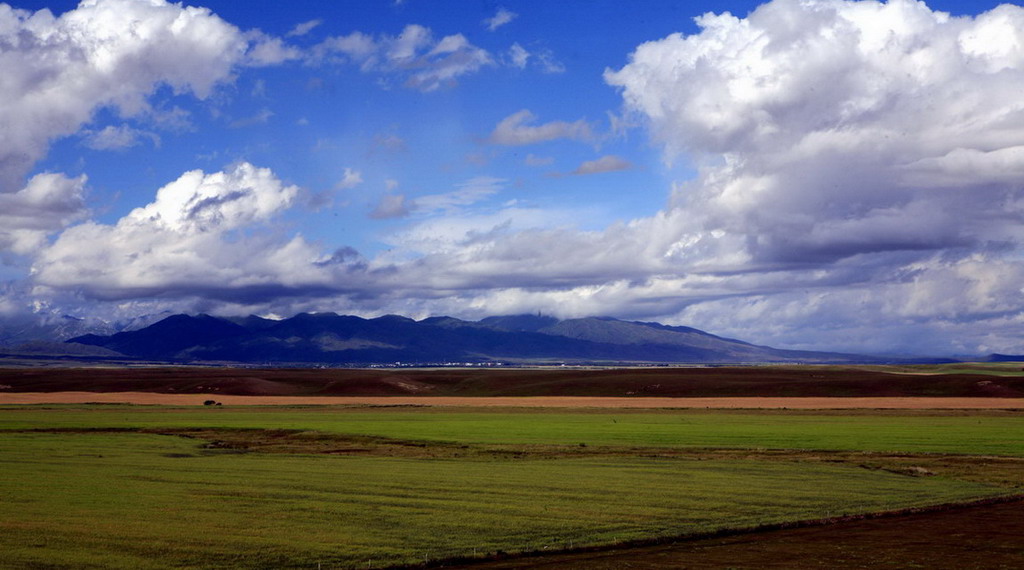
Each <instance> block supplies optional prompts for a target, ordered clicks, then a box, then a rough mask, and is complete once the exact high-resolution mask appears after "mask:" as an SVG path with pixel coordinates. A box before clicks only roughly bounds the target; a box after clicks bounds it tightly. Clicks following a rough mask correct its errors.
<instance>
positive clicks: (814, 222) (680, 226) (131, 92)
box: [0, 0, 1024, 353]
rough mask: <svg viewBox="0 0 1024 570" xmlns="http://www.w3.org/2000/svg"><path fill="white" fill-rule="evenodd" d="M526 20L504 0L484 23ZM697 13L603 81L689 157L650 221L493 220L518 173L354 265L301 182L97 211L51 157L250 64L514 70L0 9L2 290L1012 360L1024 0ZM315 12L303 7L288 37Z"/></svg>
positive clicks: (412, 53) (210, 24)
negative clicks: (962, 9) (1023, 1)
mask: <svg viewBox="0 0 1024 570" xmlns="http://www.w3.org/2000/svg"><path fill="white" fill-rule="evenodd" d="M687 16H688V15H686V14H680V19H684V18H686V17H687ZM526 17H527V15H525V14H518V16H516V15H512V14H511V12H508V11H507V10H504V9H501V10H499V11H498V12H497V14H494V15H493V19H491V20H488V21H487V22H485V23H484V26H482V27H483V28H486V29H485V30H482V31H483V32H487V30H489V31H490V32H495V31H496V30H498V29H499V28H500V31H502V32H504V31H505V30H506V29H511V28H513V27H514V26H516V25H518V24H520V23H521V22H522V21H523V20H524V19H525V18H526ZM697 24H698V26H699V31H698V32H697V33H695V34H691V35H684V34H681V33H677V34H673V35H669V36H667V37H662V38H660V39H652V41H649V42H647V43H643V44H641V45H639V46H637V47H636V49H635V51H634V52H633V53H632V54H631V55H629V58H628V63H626V64H625V65H624V66H622V67H620V68H617V69H615V68H608V69H607V70H606V71H605V72H604V76H603V80H604V82H605V84H606V85H605V86H604V88H605V89H610V90H616V91H617V92H618V93H620V94H621V98H622V108H621V109H620V110H621V111H622V112H624V113H625V114H626V115H627V116H628V117H629V118H630V119H631V123H634V124H638V125H641V126H642V127H641V128H642V130H638V131H637V132H635V133H632V135H631V136H634V137H637V138H646V137H648V136H649V139H650V141H652V142H653V143H654V145H655V147H656V151H657V152H658V153H660V154H661V156H662V158H663V160H664V161H666V162H668V163H687V164H692V165H693V167H694V170H695V172H696V174H695V176H693V177H691V178H688V179H678V180H675V181H674V182H673V183H672V184H671V185H670V186H669V187H666V188H664V189H663V191H664V193H665V195H666V202H665V206H664V207H663V208H662V209H661V210H660V211H655V212H651V213H650V215H648V216H645V217H636V218H633V219H623V220H621V221H619V222H617V223H613V224H611V225H608V226H607V227H601V228H596V229H581V227H580V226H581V224H580V223H579V217H580V216H581V215H584V214H585V213H586V207H587V204H581V205H580V210H578V211H575V212H571V211H559V210H555V209H545V208H543V207H541V206H538V205H536V204H529V203H525V202H518V201H516V200H508V201H506V202H504V203H502V204H501V205H500V206H498V207H484V206H483V200H485V199H493V198H495V197H496V196H500V195H503V193H506V192H507V191H508V188H509V187H510V185H509V183H508V181H507V180H506V179H504V178H499V177H492V178H483V179H480V178H478V179H472V180H469V181H467V182H465V183H463V184H460V185H456V187H455V188H454V189H453V190H452V191H451V192H448V193H437V194H433V195H431V196H425V197H421V198H420V199H418V200H414V199H407V198H406V197H405V196H404V195H403V194H395V193H392V192H390V190H389V192H388V193H387V194H384V195H383V196H382V198H381V200H380V201H379V202H378V203H377V205H376V209H375V210H373V211H372V212H370V216H371V217H374V218H379V219H380V220H382V221H381V223H385V222H384V221H386V220H394V219H396V218H400V219H401V220H403V221H404V223H405V225H404V226H403V227H402V228H401V229H400V230H396V231H392V232H391V233H385V234H383V235H381V237H380V239H381V241H383V242H385V243H388V244H389V245H390V246H391V247H390V249H389V250H388V251H387V252H385V253H382V254H380V255H375V256H369V257H365V256H363V255H361V254H360V253H359V252H357V251H355V250H354V249H352V248H351V247H350V246H349V244H347V243H323V242H321V241H317V240H311V239H308V238H306V237H304V236H303V233H302V231H301V227H296V225H295V224H294V223H291V224H290V223H287V222H286V221H285V220H286V218H288V216H290V215H301V213H302V210H303V208H305V207H306V205H305V203H304V201H303V199H302V195H303V193H304V192H305V189H303V188H300V187H298V186H297V185H294V184H290V183H289V182H287V181H285V180H282V179H281V178H280V177H279V176H278V175H277V174H275V173H274V172H273V171H272V170H271V169H268V168H265V167H261V166H260V165H258V164H250V163H249V162H248V161H244V160H243V161H238V162H234V163H231V164H228V165H227V166H224V167H223V169H222V170H220V171H211V172H207V171H203V170H191V171H188V172H185V173H183V174H182V175H181V176H180V177H179V178H178V179H176V180H167V181H165V183H164V185H163V186H162V187H160V188H158V189H156V190H154V192H153V198H152V200H151V201H150V202H148V203H147V204H145V205H143V206H140V207H138V208H136V209H134V210H132V211H131V212H130V213H128V214H127V215H124V216H123V217H120V218H119V219H117V220H116V221H113V222H110V223H103V222H100V221H98V220H97V219H96V218H95V215H94V213H93V212H91V211H90V205H89V202H88V200H87V196H88V190H87V189H88V177H87V176H85V175H79V176H68V175H65V174H62V173H59V172H35V170H34V169H35V165H36V164H37V163H38V162H39V161H41V160H42V159H43V158H45V157H46V156H47V153H48V152H49V149H50V148H51V145H52V144H54V142H55V141H57V140H59V139H62V138H65V137H70V136H73V135H76V134H82V133H84V132H85V131H86V130H88V129H94V127H93V126H91V125H90V121H91V120H92V119H93V118H94V116H95V115H96V114H97V113H98V112H99V111H100V110H101V109H106V110H111V109H112V110H113V112H114V113H116V115H117V116H118V117H121V118H123V119H125V120H135V119H139V120H142V119H145V118H146V117H147V116H150V115H154V114H158V113H160V112H161V111H160V110H159V109H157V108H155V107H153V106H152V105H151V104H150V100H151V97H152V95H153V94H154V93H155V92H156V91H157V90H159V89H170V90H172V91H173V92H175V93H178V94H186V95H189V96H191V97H193V98H195V99H198V100H206V99H209V98H211V97H215V96H216V93H217V90H218V89H219V88H224V86H227V85H231V84H232V83H234V82H236V81H237V77H238V76H239V74H244V73H245V72H246V71H245V70H246V69H247V68H250V67H260V66H283V65H293V66H330V65H354V66H357V67H358V68H359V69H360V70H361V72H363V73H367V74H376V75H378V76H380V77H381V78H382V80H384V82H385V83H386V82H387V80H389V79H391V78H393V79H395V80H397V81H398V82H400V83H401V84H402V85H404V86H405V87H407V88H409V89H411V90H414V91H421V92H424V94H423V96H427V97H429V96H431V93H430V92H434V91H437V90H439V89H445V88H456V89H457V88H458V87H457V86H455V83H456V81H457V80H458V79H459V78H463V77H465V76H468V75H469V74H473V73H478V72H480V71H481V70H483V69H484V68H486V67H488V66H494V65H498V62H500V58H499V57H496V56H492V55H491V53H489V52H488V51H487V50H484V49H483V48H480V47H478V46H476V45H474V44H473V42H471V41H470V40H469V39H468V38H467V36H465V35H462V34H451V35H445V36H443V37H441V39H436V37H435V35H434V34H433V32H432V31H431V30H430V29H429V28H427V27H425V26H420V25H416V24H410V25H408V26H406V27H405V28H404V29H403V30H402V32H401V33H400V34H398V35H393V36H392V35H387V34H367V33H363V32H353V33H351V34H348V35H344V36H330V37H328V38H327V39H325V40H322V41H319V42H313V41H312V40H310V41H309V42H307V43H309V44H310V45H309V46H308V47H302V48H300V47H295V46H292V45H290V44H288V43H287V42H286V41H284V40H282V39H280V38H274V37H272V36H270V35H267V34H264V33H262V32H258V33H257V32H254V31H243V30H241V29H239V28H237V27H235V26H234V25H232V24H230V23H228V22H226V21H224V20H222V19H221V18H220V17H218V16H216V15H215V14H213V13H212V12H211V11H210V10H207V9H204V8H195V7H182V6H180V5H175V4H168V3H166V2H163V1H160V0H151V1H146V2H134V1H128V0H92V1H86V2H83V3H82V4H81V5H80V6H79V7H78V8H77V9H75V10H73V11H71V12H68V13H66V14H63V15H61V16H59V17H55V16H53V15H52V14H50V13H49V12H46V11H41V12H36V13H30V12H26V11H20V10H15V9H12V8H10V7H8V6H6V5H0V47H2V49H0V69H2V70H3V73H4V79H3V80H0V98H2V99H3V100H4V101H6V102H7V103H5V104H4V105H3V106H0V124H3V125H5V127H6V128H3V129H0V250H2V251H3V252H4V255H6V256H8V257H11V258H12V259H14V258H18V259H26V260H27V264H28V265H30V266H31V273H30V275H29V276H28V277H27V278H26V280H25V282H24V284H23V285H22V286H13V285H10V286H9V288H8V290H7V291H8V292H7V293H6V295H7V296H9V297H11V296H15V295H19V296H24V298H25V299H26V300H29V299H36V298H38V299H45V300H46V302H47V303H48V304H49V305H48V306H56V305H61V304H62V303H63V304H64V305H66V306H68V307H76V308H77V309H78V310H83V311H85V310H95V311H107V312H109V313H110V314H118V315H123V314H128V313H132V312H139V311H147V310H148V311H152V312H156V311H158V310H164V309H171V310H206V311H213V312H217V311H220V312H224V313H230V312H250V311H251V312H259V313H262V314H269V313H277V314H290V313H292V312H296V311H300V310H315V309H322V310H334V311H338V312H353V313H358V314H363V315H375V314H382V313H387V312H394V313H401V314H406V315H410V316H420V317H422V316H427V315H430V314H451V315H454V316H460V317H465V318H479V317H482V316H487V315H493V314H510V313H518V312H536V311H543V312H545V313H549V314H554V315H557V316H559V317H578V316H586V315H614V316H618V317H622V318H642V319H651V320H661V321H663V322H667V323H678V324H687V325H693V326H698V327H699V328H702V329H705V330H709V331H711V332H714V333H716V334H723V335H726V336H735V337H739V338H744V339H749V340H753V341H755V342H764V343H770V344H772V345H774V346H784V347H789V348H816V349H847V350H862V351H872V352H885V351H887V350H914V351H923V352H946V353H948V352H956V351H960V352H964V353H971V352H988V351H1003V352H1013V351H1015V350H1017V351H1019V350H1021V348H1020V346H1019V344H1018V340H1017V339H1018V338H1019V331H1020V330H1021V326H1022V325H1024V290H1022V288H1021V283H1022V282H1024V261H1022V259H1021V251H1022V248H1024V224H1022V222H1024V188H1022V185H1021V183H1020V180H1021V175H1022V174H1024V102H1022V100H1021V98H1020V93H1021V92H1022V91H1024V9H1021V8H1019V7H1015V6H1010V5H1004V6H1000V7H998V8H996V9H994V10H992V11H990V12H986V13H984V14H981V15H978V16H976V17H953V16H950V15H948V14H945V13H942V12H937V11H932V10H931V9H929V8H928V7H927V6H926V5H925V4H923V3H920V2H912V1H909V0H893V1H890V2H888V3H886V4H881V3H877V2H846V1H830V0H823V1H820V2H800V1H796V0H774V1H772V2H769V3H767V4H764V5H762V6H760V7H758V8H757V9H756V10H754V11H753V12H751V13H750V14H749V15H747V16H746V17H737V16H734V15H731V14H727V13H726V14H717V15H716V14H710V13H709V14H705V15H703V16H700V17H699V18H697ZM320 27H321V24H320V22H319V21H314V20H309V21H307V22H305V23H301V24H296V25H295V26H294V27H293V29H292V32H291V36H292V37H291V38H289V40H291V39H292V38H297V39H302V38H304V37H307V35H313V34H315V33H316V32H317V30H319V29H320ZM490 32H487V33H490ZM515 45H519V44H515ZM521 59H522V62H525V61H526V60H525V59H524V58H521ZM512 66H513V67H516V64H515V63H513V64H512ZM520 67H521V66H520ZM385 87H387V86H385ZM516 108H519V109H521V110H518V111H515V109H516ZM620 110H616V111H620ZM579 116H580V115H575V117H579ZM503 117H504V118H502V119H500V120H498V121H497V122H494V123H491V124H492V125H495V126H494V128H493V131H491V132H490V133H487V132H481V133H480V140H481V143H480V144H481V146H483V147H485V148H498V149H504V148H510V147H511V148H521V150H523V153H522V154H523V156H524V157H526V160H530V157H534V160H539V159H537V158H536V156H537V155H543V154H545V152H546V151H545V150H542V149H540V148H541V147H542V145H552V144H568V145H577V146H579V147H580V148H586V147H588V146H589V147H595V146H598V147H599V146H600V145H601V143H602V137H604V136H605V135H601V134H599V132H598V128H599V127H598V126H597V124H596V123H594V122H592V121H588V120H587V119H586V118H579V119H575V117H573V116H570V120H559V119H557V118H551V117H543V120H544V121H545V122H540V119H538V116H537V115H535V114H534V113H533V112H531V111H530V110H528V109H526V108H524V107H522V106H520V107H513V108H511V109H508V110H507V112H506V113H505V114H504V115H503ZM126 128H129V127H126ZM97 130H98V129H97ZM98 132H104V131H103V130H98ZM125 132H134V131H125ZM112 134H113V133H112ZM126 144H127V143H126ZM533 147H538V149H534V150H535V151H536V155H535V154H527V152H528V149H533ZM596 156H597V157H598V158H593V159H589V160H578V161H577V162H576V163H575V164H576V165H579V166H578V168H577V171H576V172H575V173H576V174H587V175H588V176H585V177H580V178H581V179H586V180H591V179H594V178H597V177H601V176H617V175H618V174H612V173H613V172H616V171H621V170H626V169H635V168H637V167H638V166H637V165H635V164H632V163H631V162H630V161H627V160H625V159H623V158H620V157H618V156H616V155H614V154H610V153H606V152H598V153H597V154H596ZM540 164H541V165H546V164H548V162H547V161H544V162H541V163H540ZM349 173H352V175H351V176H349ZM345 178H346V180H349V183H345V184H341V183H339V186H338V188H339V189H338V191H339V192H346V191H350V190H351V189H352V188H354V187H355V186H365V185H366V184H365V182H364V180H363V176H362V175H361V174H360V173H359V172H358V171H354V170H351V169H349V168H347V169H346V176H345ZM356 178H358V181H356ZM403 188H404V186H403ZM631 191H633V189H630V188H622V192H625V193H628V192H631ZM8 301H9V300H8ZM15 304H16V303H11V302H6V303H4V304H0V307H2V308H3V309H4V310H6V311H7V312H9V313H10V312H13V311H15V309H14V308H13V307H14V305H15ZM25 306H27V305H25ZM69 310H70V309H69Z"/></svg>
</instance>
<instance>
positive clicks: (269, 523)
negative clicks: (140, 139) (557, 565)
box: [0, 406, 1024, 568]
mask: <svg viewBox="0 0 1024 570" xmlns="http://www.w3.org/2000/svg"><path fill="white" fill-rule="evenodd" d="M211 442H212V443H211ZM581 444H583V445H581ZM716 449H725V450H729V451H715V450H716ZM740 450H751V451H742V452H741V451H740ZM812 450H815V451H812ZM822 450H838V451H837V452H829V451H822ZM892 454H897V455H892ZM947 454H954V455H947ZM981 456H985V457H981ZM1022 458H1024V414H1016V413H1013V412H986V413H976V414H975V413H971V414H964V413H927V414H926V413H878V414H872V413H860V414H855V415H844V414H829V413H807V412H788V413H783V412H774V413H767V412H766V413H757V412H715V411H703V410H697V411H693V410H690V411H686V410H662V411H643V412H639V411H621V412H620V411H616V412H608V411H585V410H584V411H566V410H530V411H522V410H488V411H480V410H478V409H477V410H473V409H454V408H447V409H445V408H406V407H397V408H347V407H238V408H233V407H226V408H216V409H211V408H199V407H193V408H171V407H156V406H9V407H4V408H2V409H0V498H2V500H0V552H2V553H3V555H2V560H0V566H4V567H14V568H22V567H25V568H89V567H97V568H99V567H133V568H169V567H209V568H218V567H224V568H226V567H245V568H288V567H305V568H315V567H318V566H319V567H321V568H338V567H342V568H351V567H381V566H389V565H401V564H421V563H424V562H430V561H438V560H445V559H452V558H459V557H482V556H485V555H488V554H490V553H495V552H499V551H504V552H509V553H513V552H524V551H554V550H558V549H564V548H571V547H580V546H588V545H600V544H614V543H619V542H623V541H631V540H643V539H650V538H654V537H672V536H680V535H687V534H694V533H702V532H708V531H714V530H719V529H730V528H750V527H756V526H758V525H764V524H771V523H779V522H784V521H794V520H806V519H818V518H824V517H833V516H840V515H844V514H852V513H865V512H875V511H884V510H893V509H902V508H907V507H919V506H925V505H934V504H940V503H949V502H958V501H966V500H972V499H978V498H985V497H993V496H999V495H1007V494H1012V493H1015V492H1019V491H1020V488H1021V487H1024V474H1022V473H1024V470H1022V469H1021V467H1022ZM921 475H927V476H921Z"/></svg>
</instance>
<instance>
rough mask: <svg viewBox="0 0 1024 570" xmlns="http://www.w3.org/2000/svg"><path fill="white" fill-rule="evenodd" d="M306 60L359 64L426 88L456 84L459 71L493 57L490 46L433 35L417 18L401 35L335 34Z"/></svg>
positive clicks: (474, 67) (465, 72)
mask: <svg viewBox="0 0 1024 570" xmlns="http://www.w3.org/2000/svg"><path fill="white" fill-rule="evenodd" d="M308 61H309V62H310V63H311V64H323V63H325V62H327V63H335V64H345V63H351V64H355V65H358V66H359V68H360V70H361V71H363V72H364V73H376V74H379V75H381V76H382V77H391V76H395V77H398V78H400V79H401V80H402V81H403V85H404V86H405V87H407V88H410V89H417V90H419V91H424V92H430V91H435V90H437V89H439V88H441V87H446V86H451V85H454V84H455V83H456V82H457V79H458V78H459V77H461V76H463V75H468V74H471V73H475V72H477V71H479V70H480V69H481V68H483V67H485V66H488V65H493V63H494V61H493V60H492V58H491V55H490V54H489V53H488V52H487V50H485V49H483V48H480V47H477V46H474V45H473V44H471V43H470V42H469V40H467V39H466V37H465V36H463V35H462V34H452V35H448V36H445V37H443V38H441V39H440V40H435V39H434V36H433V32H432V31H431V30H430V29H429V28H426V27H424V26H420V25H417V24H410V25H408V26H406V27H405V28H404V29H403V30H402V32H401V33H400V34H399V35H397V36H389V35H387V34H381V35H379V36H377V37H376V38H375V37H373V36H371V35H368V34H364V33H362V32H358V31H357V32H352V33H351V34H348V35H347V36H332V37H330V38H327V39H326V40H324V41H323V42H321V43H319V44H317V45H316V46H314V47H313V49H312V51H311V54H310V56H309V58H308Z"/></svg>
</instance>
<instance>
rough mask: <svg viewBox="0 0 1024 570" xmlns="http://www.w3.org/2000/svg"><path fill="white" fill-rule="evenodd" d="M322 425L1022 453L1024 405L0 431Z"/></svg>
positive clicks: (342, 414) (484, 435) (18, 414)
mask: <svg viewBox="0 0 1024 570" xmlns="http://www.w3.org/2000/svg"><path fill="white" fill-rule="evenodd" d="M203 427H218V428H252V429H290V430H315V431H320V432H325V433H341V434H358V435H374V436H382V437H390V438H396V439H418V440H428V441H447V442H460V443H490V444H499V443H518V444H550V445H575V444H579V443H586V444H587V445H618V446H637V447H673V448H685V447H711V448H718V447H725V448H755V449H756V448H764V449H805V450H818V449H823V450H845V451H878V452H904V453H969V454H987V455H1011V456H1024V412H1014V411H1007V412H939V413H915V412H909V411H908V412H890V413H882V412H879V413H858V412H850V411H840V412H799V411H788V412H767V411H766V412H757V411H722V410H657V411H639V410H614V411H608V410H568V411H567V410H549V409H535V410H523V409H503V410H484V411H481V409H480V408H431V407H408V406H402V407H345V406H305V407H302V406H295V407H283V406H282V407H269V406H249V407H222V408H210V407H198V406H196V407H181V408H173V407H161V406H129V405H124V406H122V405H105V406H84V407H83V406H20V407H19V406H11V407H5V408H0V430H6V429H22V430H24V429H41V428H76V429H77V428H203Z"/></svg>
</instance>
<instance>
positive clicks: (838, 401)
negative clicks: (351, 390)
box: [0, 392, 1024, 410]
mask: <svg viewBox="0 0 1024 570" xmlns="http://www.w3.org/2000/svg"><path fill="white" fill-rule="evenodd" d="M206 400H216V401H218V402H221V403H223V404H224V405H234V406H260V405H273V406H280V405H310V404H313V405H383V406H387V405H392V406H393V405H420V406H469V407H529V408H535V407H551V408H620V409H621V408H749V409H784V408H788V409H800V410H815V409H830V410H844V409H898V410H924V409H964V410H968V409H987V410H992V409H1011V408H1012V409H1024V399H1021V398H615V397H587V396H564V397H563V396H557V397H530V398H518V397H479V398H466V397H431V396H386V397H374V396H365V397H364V396H230V395H224V394H155V393H151V392H45V393H44V392H20V393H19V392H10V393H3V392H0V404H83V403H93V402H95V403H104V404H161V405H172V406H190V405H196V406H201V405H202V404H203V402H204V401H206Z"/></svg>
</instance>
